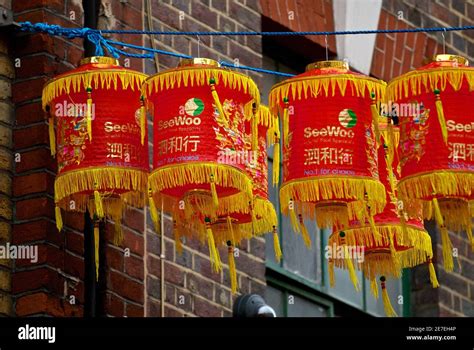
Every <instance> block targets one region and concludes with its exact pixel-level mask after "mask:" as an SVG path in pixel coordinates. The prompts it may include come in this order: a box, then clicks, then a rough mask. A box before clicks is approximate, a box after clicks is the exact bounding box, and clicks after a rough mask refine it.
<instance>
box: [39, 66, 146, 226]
mask: <svg viewBox="0 0 474 350" xmlns="http://www.w3.org/2000/svg"><path fill="white" fill-rule="evenodd" d="M145 78H146V75H145V74H142V73H139V72H135V71H132V70H129V69H125V68H122V67H120V66H119V64H118V61H117V60H115V59H113V58H109V57H91V58H86V59H84V60H82V61H81V65H80V67H78V68H76V69H74V70H72V71H69V72H67V73H64V74H62V75H59V76H57V77H56V78H54V79H53V80H51V81H50V82H48V83H47V84H46V86H45V87H44V89H43V108H44V109H45V110H46V111H48V112H49V115H50V119H49V122H50V142H51V151H52V153H53V154H56V157H57V160H58V175H57V177H56V180H55V185H54V187H55V203H56V213H57V218H56V219H57V225H58V228H59V229H61V226H62V220H61V216H60V209H59V208H62V209H64V210H72V211H82V212H83V211H85V210H86V208H87V209H88V210H89V211H90V213H91V216H96V217H98V218H102V217H104V216H106V217H111V218H113V219H114V220H116V221H118V222H120V217H121V213H122V209H123V207H124V206H125V205H130V206H135V207H143V206H144V205H145V200H146V196H145V195H144V193H146V189H147V176H148V161H147V159H148V148H147V145H145V144H144V142H143V141H144V140H145V139H146V130H145V128H143V126H142V125H143V121H144V119H143V115H142V113H141V112H143V109H142V108H141V103H140V88H141V84H142V82H143V81H144V80H145ZM121 101H126V103H121ZM54 125H56V129H54Z"/></svg>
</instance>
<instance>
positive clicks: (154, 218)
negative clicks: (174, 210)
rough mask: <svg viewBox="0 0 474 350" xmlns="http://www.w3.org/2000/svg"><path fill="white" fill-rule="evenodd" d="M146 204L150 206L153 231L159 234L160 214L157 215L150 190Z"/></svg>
mask: <svg viewBox="0 0 474 350" xmlns="http://www.w3.org/2000/svg"><path fill="white" fill-rule="evenodd" d="M148 204H149V205H150V216H151V221H152V222H153V226H154V227H155V231H156V232H157V233H159V232H160V230H161V225H160V214H159V213H158V210H157V209H156V205H155V200H154V199H153V196H152V195H151V189H149V190H148Z"/></svg>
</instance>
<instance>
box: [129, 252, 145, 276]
mask: <svg viewBox="0 0 474 350" xmlns="http://www.w3.org/2000/svg"><path fill="white" fill-rule="evenodd" d="M124 261H125V273H126V274H127V275H129V276H131V277H134V278H136V279H139V280H143V275H144V271H143V268H144V264H143V260H142V259H139V258H136V257H134V256H129V257H124Z"/></svg>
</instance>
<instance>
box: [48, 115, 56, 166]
mask: <svg viewBox="0 0 474 350" xmlns="http://www.w3.org/2000/svg"><path fill="white" fill-rule="evenodd" d="M48 124H49V125H48V131H49V148H50V149H51V155H52V156H53V157H54V156H55V155H56V134H55V132H54V118H53V117H50V118H49V119H48Z"/></svg>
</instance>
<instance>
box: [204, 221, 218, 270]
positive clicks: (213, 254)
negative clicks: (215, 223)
mask: <svg viewBox="0 0 474 350" xmlns="http://www.w3.org/2000/svg"><path fill="white" fill-rule="evenodd" d="M205 226H206V235H207V245H208V247H209V259H210V261H211V266H212V270H213V271H214V272H220V271H221V270H222V265H221V258H220V256H219V251H218V250H217V247H216V243H215V241H214V235H213V233H212V229H211V223H210V220H209V219H208V218H206V223H205Z"/></svg>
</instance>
